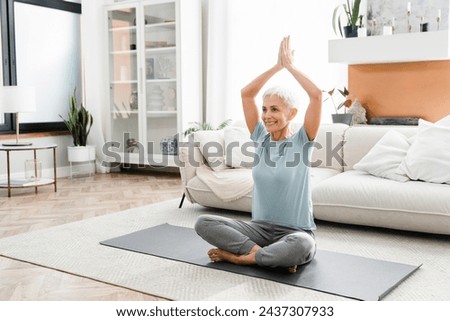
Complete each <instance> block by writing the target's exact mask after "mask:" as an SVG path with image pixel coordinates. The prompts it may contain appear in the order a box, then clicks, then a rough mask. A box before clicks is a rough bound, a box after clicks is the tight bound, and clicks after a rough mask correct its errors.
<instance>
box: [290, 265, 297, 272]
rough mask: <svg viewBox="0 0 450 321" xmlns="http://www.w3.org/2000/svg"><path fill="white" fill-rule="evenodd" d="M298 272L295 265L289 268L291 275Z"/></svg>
mask: <svg viewBox="0 0 450 321" xmlns="http://www.w3.org/2000/svg"><path fill="white" fill-rule="evenodd" d="M295 272H297V265H293V266H291V267H289V273H295Z"/></svg>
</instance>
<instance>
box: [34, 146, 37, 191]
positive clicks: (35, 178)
mask: <svg viewBox="0 0 450 321" xmlns="http://www.w3.org/2000/svg"><path fill="white" fill-rule="evenodd" d="M33 155H34V180H35V182H36V181H37V158H36V150H34V151H33ZM37 192H38V188H37V186H35V187H34V193H35V194H37Z"/></svg>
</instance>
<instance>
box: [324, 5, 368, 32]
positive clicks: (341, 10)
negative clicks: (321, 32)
mask: <svg viewBox="0 0 450 321" xmlns="http://www.w3.org/2000/svg"><path fill="white" fill-rule="evenodd" d="M360 5H361V0H354V1H353V2H352V1H350V0H347V2H346V3H342V4H340V5H338V6H337V7H336V8H335V9H334V11H333V21H332V23H333V29H334V32H335V34H336V35H339V34H340V35H341V37H343V36H344V35H345V38H350V37H357V36H358V28H359V27H361V26H362V18H363V16H362V15H360V14H359V8H360ZM342 16H345V19H347V25H346V26H344V27H342V24H343V21H342ZM358 20H359V25H357V22H358ZM342 30H344V33H342ZM338 31H339V34H338Z"/></svg>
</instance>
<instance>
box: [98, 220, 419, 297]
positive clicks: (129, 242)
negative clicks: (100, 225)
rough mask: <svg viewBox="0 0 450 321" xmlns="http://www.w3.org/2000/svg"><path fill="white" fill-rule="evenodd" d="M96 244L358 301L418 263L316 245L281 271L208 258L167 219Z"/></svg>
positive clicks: (381, 291)
mask: <svg viewBox="0 0 450 321" xmlns="http://www.w3.org/2000/svg"><path fill="white" fill-rule="evenodd" d="M100 244H102V245H107V246H112V247H115V248H119V249H123V250H129V251H134V252H139V253H144V254H149V255H154V256H158V257H161V258H166V259H170V260H175V261H181V262H185V263H190V264H195V265H200V266H204V267H206V268H213V269H219V270H223V271H228V272H233V273H238V274H242V275H247V276H251V277H257V278H263V279H267V280H271V281H274V282H280V283H284V284H289V285H292V286H299V287H304V288H308V289H313V290H317V291H321V292H326V293H331V294H336V295H340V296H344V297H348V298H353V299H358V300H371V301H374V300H380V299H382V298H383V297H384V296H385V295H386V294H387V293H389V292H390V291H391V290H392V289H393V288H395V287H396V286H397V285H399V284H400V283H401V282H402V281H403V280H404V279H405V278H407V277H408V276H409V275H410V274H412V273H413V272H414V271H416V270H417V269H418V268H419V267H420V265H419V266H412V265H407V264H400V263H394V262H388V261H381V260H375V259H370V258H364V257H360V256H354V255H348V254H342V253H336V252H330V251H324V250H320V249H319V250H317V254H316V256H315V258H314V259H313V260H312V261H311V262H310V263H308V264H305V265H303V266H300V267H298V269H297V272H296V273H288V272H287V271H286V270H277V269H268V268H261V267H258V266H239V265H234V264H230V263H226V262H216V263H212V262H210V260H209V258H208V256H207V252H208V250H209V249H211V248H212V246H211V245H210V244H208V243H207V242H205V241H204V240H203V239H201V238H200V237H199V236H198V235H197V234H196V233H195V231H194V230H193V229H190V228H186V227H179V226H174V225H169V224H163V225H158V226H155V227H151V228H148V229H144V230H141V231H138V232H134V233H131V234H127V235H123V236H119V237H116V238H113V239H109V240H106V241H103V242H100Z"/></svg>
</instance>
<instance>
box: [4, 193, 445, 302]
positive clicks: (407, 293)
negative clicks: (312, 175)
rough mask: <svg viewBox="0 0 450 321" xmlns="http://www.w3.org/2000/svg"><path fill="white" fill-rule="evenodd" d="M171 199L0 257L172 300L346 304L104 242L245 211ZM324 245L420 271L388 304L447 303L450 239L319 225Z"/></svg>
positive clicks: (11, 242) (24, 244) (41, 236)
mask: <svg viewBox="0 0 450 321" xmlns="http://www.w3.org/2000/svg"><path fill="white" fill-rule="evenodd" d="M178 202H179V200H172V201H167V202H163V203H158V204H154V205H149V206H144V207H141V208H136V209H131V210H127V211H123V212H118V213H114V214H110V215H106V216H100V217H96V218H93V219H89V220H84V221H80V222H75V223H71V224H66V225H61V226H57V227H53V228H49V229H45V230H40V231H35V232H30V233H25V234H21V235H16V236H13V237H9V238H4V239H0V255H2V256H5V257H9V258H13V259H18V260H22V261H26V262H30V263H34V264H38V265H41V266H45V267H48V268H52V269H57V270H61V271H66V272H69V273H72V274H76V275H80V276H84V277H88V278H92V279H95V280H99V281H102V282H106V283H110V284H115V285H118V286H122V287H126V288H129V289H134V290H137V291H141V292H145V293H149V294H153V295H157V296H162V297H166V298H169V299H173V300H196V301H202V300H219V301H222V300H233V301H234V300H272V301H275V300H283V301H288V300H316V301H319V300H347V299H345V298H342V297H339V296H334V295H331V294H326V293H321V292H317V291H313V290H309V289H304V288H299V287H295V286H289V285H284V284H279V283H276V282H272V281H267V280H263V279H258V278H252V277H247V276H243V275H238V274H234V273H229V272H223V271H218V270H214V269H208V268H204V267H199V266H195V265H191V264H186V263H181V262H175V261H171V260H165V259H161V258H158V257H152V256H149V255H143V254H139V253H133V252H130V251H123V250H119V249H114V248H110V247H105V246H102V245H100V244H99V242H100V241H103V240H106V239H109V238H113V237H116V236H120V235H124V234H127V233H131V232H135V231H139V230H142V229H144V228H147V227H151V226H155V225H159V224H162V223H169V224H173V225H178V226H185V227H193V225H194V222H195V220H196V218H197V217H198V215H200V214H206V213H208V214H220V215H226V216H230V217H237V218H242V219H249V216H248V215H246V214H241V213H236V212H232V213H230V212H228V211H223V210H215V209H209V208H204V207H201V206H197V205H191V204H189V203H188V202H185V204H184V206H183V208H182V209H178ZM316 240H317V243H318V246H319V248H321V249H324V250H330V251H336V252H341V253H347V254H353V255H360V256H365V257H370V258H375V259H380V260H388V261H393V262H399V263H406V264H420V263H423V266H422V267H421V268H420V269H419V270H418V271H416V272H415V273H414V274H413V275H412V276H411V277H409V278H408V279H406V280H405V281H404V282H402V283H401V284H400V286H399V287H397V288H396V289H394V290H393V291H392V292H391V293H390V294H388V295H387V296H386V297H385V300H445V301H448V300H450V238H448V237H442V236H431V235H425V234H413V233H403V232H397V231H386V230H380V229H365V228H361V227H352V226H346V225H337V224H330V223H323V222H318V230H317V232H316Z"/></svg>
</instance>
